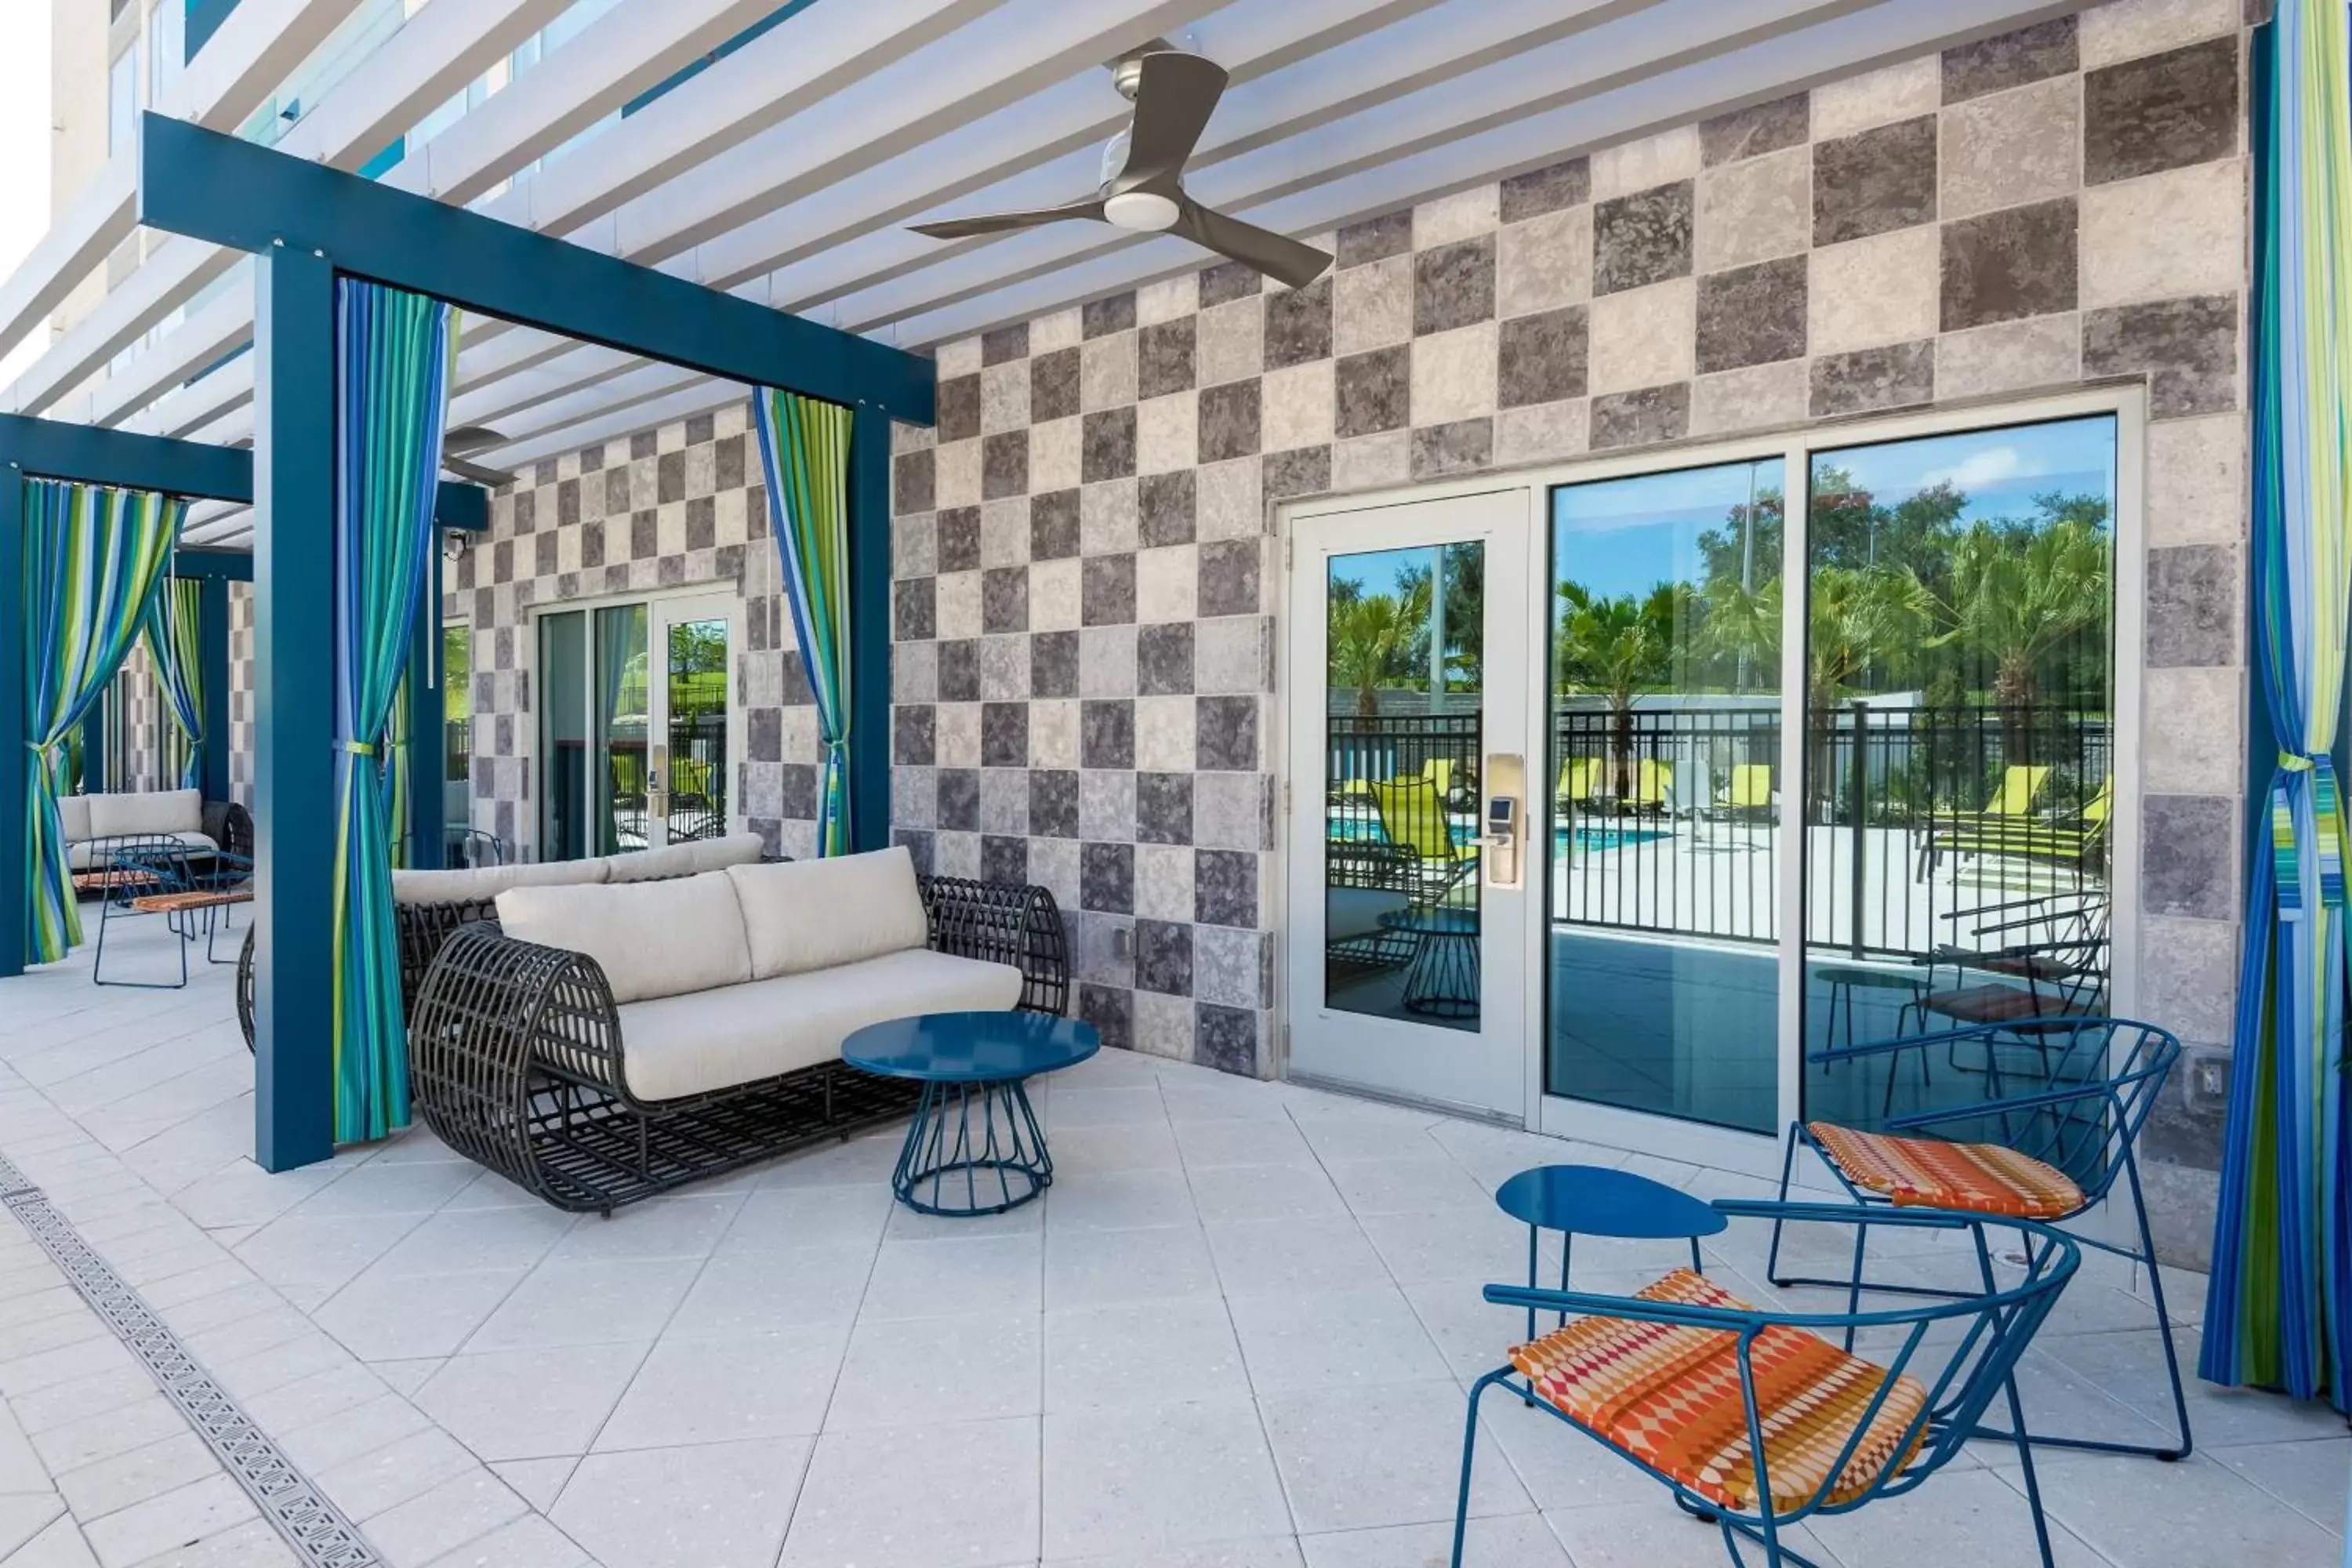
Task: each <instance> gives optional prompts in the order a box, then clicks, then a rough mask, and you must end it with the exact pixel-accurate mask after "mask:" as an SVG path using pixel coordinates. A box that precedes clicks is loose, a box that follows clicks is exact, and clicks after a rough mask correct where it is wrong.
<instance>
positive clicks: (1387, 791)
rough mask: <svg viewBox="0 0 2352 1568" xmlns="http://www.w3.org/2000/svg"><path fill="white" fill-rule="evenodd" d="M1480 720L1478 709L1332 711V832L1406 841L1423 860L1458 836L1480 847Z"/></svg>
mask: <svg viewBox="0 0 2352 1568" xmlns="http://www.w3.org/2000/svg"><path fill="white" fill-rule="evenodd" d="M1480 723H1481V721H1480V715H1479V714H1477V713H1475V712H1471V713H1416V714H1383V715H1381V716H1379V717H1373V718H1366V717H1354V716H1344V715H1339V714H1334V715H1332V716H1331V717H1330V718H1329V719H1328V721H1326V725H1325V736H1326V739H1325V744H1324V763H1323V776H1324V783H1325V789H1326V795H1327V798H1328V808H1327V809H1328V826H1327V828H1326V837H1328V838H1329V839H1330V840H1332V841H1333V842H1335V843H1347V844H1383V843H1389V844H1401V845H1405V846H1409V847H1412V848H1413V849H1414V850H1415V851H1416V852H1417V853H1418V854H1419V855H1420V856H1421V857H1422V858H1423V859H1427V858H1430V857H1431V855H1432V853H1433V851H1435V850H1445V849H1446V846H1447V842H1448V840H1449V839H1451V840H1454V841H1458V843H1459V845H1460V847H1461V848H1462V850H1463V852H1464V853H1465V854H1475V853H1476V849H1475V842H1474V837H1473V833H1472V829H1473V828H1475V817H1476V813H1477V809H1478V759H1479V756H1480V749H1479V743H1480ZM1375 785H1379V786H1382V787H1381V788H1379V789H1376V788H1375V787H1374V786H1375ZM1383 814H1385V826H1384V825H1383V823H1384V819H1383ZM1447 852H1448V853H1451V851H1450V850H1447Z"/></svg>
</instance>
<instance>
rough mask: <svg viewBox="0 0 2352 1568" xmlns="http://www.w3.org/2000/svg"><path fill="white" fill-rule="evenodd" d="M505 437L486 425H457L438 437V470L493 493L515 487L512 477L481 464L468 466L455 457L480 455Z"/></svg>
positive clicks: (462, 460) (471, 463)
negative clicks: (499, 488) (495, 490)
mask: <svg viewBox="0 0 2352 1568" xmlns="http://www.w3.org/2000/svg"><path fill="white" fill-rule="evenodd" d="M505 440H506V437H504V436H501V435H499V433H498V432H497V431H496V430H493V429H491V428H490V427H489V426H487V425H460V426H457V428H456V429H454V430H449V431H446V432H444V433H443V435H442V437H441V466H442V467H443V468H446V469H448V470H449V471H450V472H451V473H453V474H455V475H457V477H458V478H459V479H467V480H470V481H471V482H473V483H475V484H478V485H488V487H489V488H490V489H498V487H499V486H500V485H510V484H512V483H514V476H513V475H512V474H509V473H506V472H503V471H502V470H500V469H498V468H489V467H487V466H486V465H484V464H481V463H474V462H468V461H467V459H466V458H463V457H460V456H459V455H458V454H460V453H463V452H479V451H483V450H485V449H487V448H488V447H496V446H499V445H501V444H503V443H504V442H505Z"/></svg>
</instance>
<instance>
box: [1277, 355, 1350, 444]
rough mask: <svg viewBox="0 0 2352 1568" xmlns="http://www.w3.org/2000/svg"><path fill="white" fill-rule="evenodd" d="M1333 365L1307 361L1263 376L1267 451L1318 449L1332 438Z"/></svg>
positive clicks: (1324, 361) (1326, 360) (1325, 361)
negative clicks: (1296, 448)
mask: <svg viewBox="0 0 2352 1568" xmlns="http://www.w3.org/2000/svg"><path fill="white" fill-rule="evenodd" d="M1332 363H1333V362H1331V361H1330V360H1328V359H1319V360H1310V361H1308V362H1307V363H1305V364H1295V365H1292V366H1290V367H1289V368H1288V369H1286V370H1276V371H1269V372H1267V373H1266V376H1265V381H1264V383H1263V384H1261V388H1260V393H1259V397H1260V403H1259V406H1260V408H1261V409H1262V411H1263V417H1264V419H1265V449H1266V450H1267V451H1269V452H1287V451H1289V450H1290V449H1291V448H1293V447H1319V446H1321V445H1322V444H1323V443H1324V442H1326V441H1328V440H1329V439H1330V438H1331V419H1332V390H1331V378H1332Z"/></svg>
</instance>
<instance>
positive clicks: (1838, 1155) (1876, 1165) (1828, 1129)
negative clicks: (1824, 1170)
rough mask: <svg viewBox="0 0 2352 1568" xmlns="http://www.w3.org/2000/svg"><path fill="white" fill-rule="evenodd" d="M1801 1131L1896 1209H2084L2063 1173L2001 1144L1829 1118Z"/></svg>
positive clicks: (2016, 1213) (2033, 1214)
mask: <svg viewBox="0 0 2352 1568" xmlns="http://www.w3.org/2000/svg"><path fill="white" fill-rule="evenodd" d="M1805 1133H1806V1136H1808V1137H1810V1138H1811V1139H1812V1141H1813V1142H1814V1144H1815V1146H1816V1147H1818V1148H1819V1149H1820V1150H1821V1152H1822V1153H1823V1154H1824V1155H1826V1156H1828V1158H1829V1160H1830V1161H1831V1163H1833V1164H1835V1165H1836V1166H1837V1168H1838V1169H1839V1170H1841V1171H1843V1172H1844V1173H1846V1178H1847V1180H1849V1181H1851V1182H1853V1184H1854V1185H1855V1186H1857V1187H1867V1188H1869V1189H1870V1190H1871V1191H1872V1192H1874V1193H1884V1194H1886V1195H1887V1196H1888V1197H1889V1198H1892V1199H1893V1200H1894V1201H1895V1204H1896V1205H1900V1206H1904V1207H1918V1208H1935V1209H1958V1210H1959V1211H1961V1212H1962V1213H1964V1214H1997V1215H2007V1216H2008V1217H2010V1218H2012V1219H2063V1218H2064V1217H2065V1216H2066V1215H2070V1214H2073V1213H2074V1211H2075V1210H2077V1209H2079V1208H2081V1207H2082V1206H2083V1189H2082V1188H2080V1187H2078V1186H2076V1185H2075V1184H2074V1179H2073V1178H2072V1177H2070V1176H2068V1175H2067V1174H2066V1173H2065V1172H2063V1171H2062V1170H2059V1169H2058V1168H2057V1167H2056V1166H2054V1165H2047V1164H2044V1163H2042V1162H2041V1161H2039V1160H2037V1159H2035V1158H2033V1157H2032V1155H2030V1154H2021V1153H2019V1152H2017V1151H2016V1150H2014V1149H2005V1148H2003V1147H2001V1145H2000V1144H1998V1143H1948V1142H1944V1141H1943V1140H1942V1139H1940V1138H1897V1137H1895V1136H1893V1135H1892V1134H1890V1133H1885V1132H1857V1131H1854V1130H1853V1128H1851V1127H1840V1126H1838V1125H1836V1124H1835V1123H1834V1122H1829V1121H1808V1122H1806V1123H1805Z"/></svg>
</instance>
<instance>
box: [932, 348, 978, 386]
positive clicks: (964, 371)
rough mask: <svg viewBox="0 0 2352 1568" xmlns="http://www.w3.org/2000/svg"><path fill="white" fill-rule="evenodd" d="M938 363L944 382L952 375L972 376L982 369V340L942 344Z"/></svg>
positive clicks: (941, 378)
mask: <svg viewBox="0 0 2352 1568" xmlns="http://www.w3.org/2000/svg"><path fill="white" fill-rule="evenodd" d="M938 363H939V367H940V380H942V381H945V380H946V379H947V378H948V377H950V376H951V375H970V374H971V373H972V372H974V371H976V370H978V369H979V368H980V340H979V339H978V338H958V339H957V340H956V341H955V342H951V343H941V344H940V353H939V360H938Z"/></svg>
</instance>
